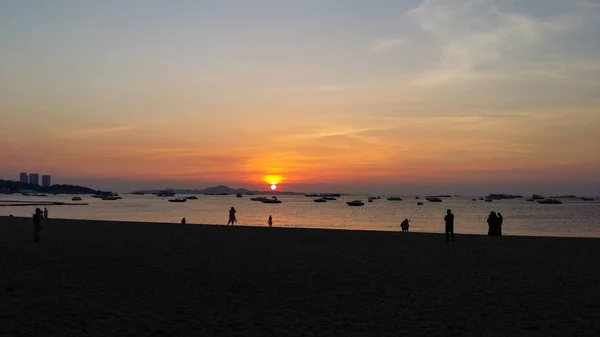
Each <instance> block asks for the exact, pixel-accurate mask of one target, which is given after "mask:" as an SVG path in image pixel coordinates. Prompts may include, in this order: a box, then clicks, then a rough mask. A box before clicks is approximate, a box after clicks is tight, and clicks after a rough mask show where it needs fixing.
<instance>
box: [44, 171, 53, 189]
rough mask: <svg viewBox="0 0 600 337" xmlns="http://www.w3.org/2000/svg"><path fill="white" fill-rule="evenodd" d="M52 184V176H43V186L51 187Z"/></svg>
mask: <svg viewBox="0 0 600 337" xmlns="http://www.w3.org/2000/svg"><path fill="white" fill-rule="evenodd" d="M50 186H52V180H51V177H50V176H49V175H47V174H45V175H43V176H42V187H50Z"/></svg>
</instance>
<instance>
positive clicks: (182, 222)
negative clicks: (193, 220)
mask: <svg viewBox="0 0 600 337" xmlns="http://www.w3.org/2000/svg"><path fill="white" fill-rule="evenodd" d="M186 222H187V221H186V220H185V217H184V218H183V219H181V224H182V225H185V224H186Z"/></svg>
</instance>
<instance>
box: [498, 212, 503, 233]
mask: <svg viewBox="0 0 600 337" xmlns="http://www.w3.org/2000/svg"><path fill="white" fill-rule="evenodd" d="M503 219H504V218H503V217H502V213H500V212H498V236H502V220H503Z"/></svg>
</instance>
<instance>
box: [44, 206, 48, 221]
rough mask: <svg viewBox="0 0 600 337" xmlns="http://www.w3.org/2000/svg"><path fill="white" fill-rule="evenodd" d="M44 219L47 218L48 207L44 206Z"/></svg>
mask: <svg viewBox="0 0 600 337" xmlns="http://www.w3.org/2000/svg"><path fill="white" fill-rule="evenodd" d="M44 219H48V209H47V208H46V207H44Z"/></svg>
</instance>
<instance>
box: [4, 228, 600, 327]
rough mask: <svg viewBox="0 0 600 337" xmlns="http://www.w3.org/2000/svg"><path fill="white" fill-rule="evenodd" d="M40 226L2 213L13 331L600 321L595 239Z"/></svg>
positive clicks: (599, 245) (599, 255) (7, 307)
mask: <svg viewBox="0 0 600 337" xmlns="http://www.w3.org/2000/svg"><path fill="white" fill-rule="evenodd" d="M456 227H457V231H460V224H459V223H457V224H456ZM32 240H33V226H32V224H31V220H30V219H21V218H6V217H1V218H0V335H2V336H32V335H40V336H68V335H78V336H134V335H136V336H138V335H139V336H194V335H204V336H251V335H270V336H298V335H317V336H363V335H364V336H399V335H415V336H416V335H419V336H598V335H600V239H581V238H542V237H487V236H476V235H460V234H458V235H457V237H456V242H455V243H446V242H445V238H444V236H443V235H442V234H421V233H400V232H394V233H391V232H366V231H341V230H311V229H283V228H255V227H225V226H200V225H189V224H188V225H180V224H157V223H125V222H102V221H78V220H59V219H50V220H48V221H47V222H46V223H45V224H44V229H43V232H42V243H41V244H38V245H35V244H33V243H32Z"/></svg>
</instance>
